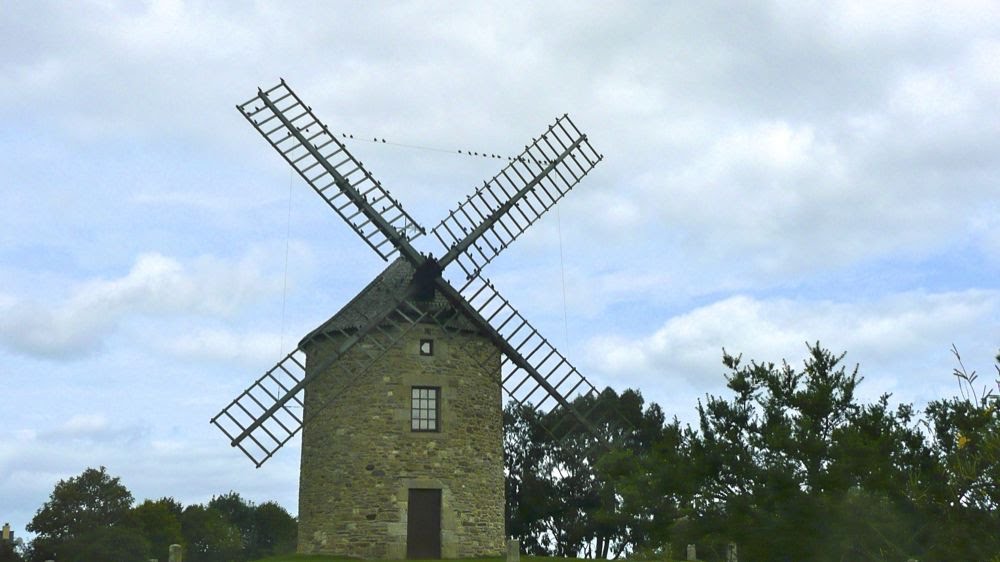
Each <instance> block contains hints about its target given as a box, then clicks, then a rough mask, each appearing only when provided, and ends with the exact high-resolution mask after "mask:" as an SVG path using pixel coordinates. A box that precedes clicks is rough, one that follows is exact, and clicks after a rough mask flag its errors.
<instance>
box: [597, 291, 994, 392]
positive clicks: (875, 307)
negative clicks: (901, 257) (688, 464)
mask: <svg viewBox="0 0 1000 562" xmlns="http://www.w3.org/2000/svg"><path fill="white" fill-rule="evenodd" d="M997 318H1000V292H998V291H995V290H967V291H959V292H949V293H933V294H931V293H924V292H911V293H903V294H898V295H892V296H887V297H883V298H881V299H879V300H877V301H874V302H833V301H825V300H819V301H816V300H805V299H799V300H796V299H785V298H772V299H757V298H753V297H748V296H732V297H728V298H725V299H722V300H719V301H716V302H713V303H711V304H708V305H705V306H702V307H699V308H696V309H694V310H691V311H689V312H687V313H685V314H681V315H679V316H675V317H674V318H671V319H670V320H668V321H667V322H665V323H664V324H663V325H662V326H661V327H660V328H659V329H657V330H656V331H655V332H653V333H651V334H649V335H646V336H642V337H638V338H626V337H622V336H614V335H612V336H601V337H596V338H593V339H592V340H591V342H590V345H589V346H588V349H589V351H588V355H587V358H588V360H589V361H590V362H591V363H592V364H594V365H595V366H597V368H598V369H599V370H600V371H602V372H604V373H606V374H608V375H610V376H611V377H612V378H614V379H618V380H628V381H630V382H631V384H635V385H637V386H638V387H640V388H650V389H656V388H662V387H663V385H664V381H676V382H678V383H682V384H684V385H685V386H688V385H689V386H688V388H691V389H693V388H702V389H704V388H706V387H718V385H719V384H721V383H722V382H723V381H722V378H721V376H720V374H721V372H722V368H721V364H720V360H721V356H722V349H723V348H725V349H726V350H727V351H728V352H730V353H734V354H742V355H743V356H744V358H745V359H747V360H750V359H753V360H757V361H774V362H778V361H781V360H782V359H788V360H789V362H793V363H794V362H797V358H799V357H803V356H804V354H805V345H806V343H807V342H815V341H817V340H819V341H820V343H821V344H823V346H824V347H826V348H828V349H830V350H831V351H834V352H841V351H847V352H848V356H847V361H848V362H849V363H852V364H853V363H855V362H857V363H860V364H861V367H862V374H868V375H869V382H868V383H867V384H866V385H863V386H864V387H865V388H864V389H863V390H868V391H871V392H872V394H874V395H878V394H881V393H882V392H897V393H898V394H899V396H900V397H901V398H902V399H904V400H907V401H926V400H930V399H934V398H937V397H940V396H938V395H937V394H936V393H937V392H938V391H939V390H940V389H941V388H943V386H945V385H949V384H950V383H951V380H950V379H949V377H948V374H949V373H950V372H951V367H952V365H951V359H950V356H949V353H948V349H949V347H950V345H951V343H952V342H954V343H955V344H956V345H957V346H958V347H959V349H960V350H961V351H962V353H963V355H964V356H967V357H980V358H982V360H983V361H984V362H986V363H988V362H989V360H990V359H991V358H992V357H993V355H992V354H995V352H996V350H995V347H996V345H997V344H996V340H995V338H994V337H993V336H995V334H996V333H997V331H998V330H1000V324H998V321H997ZM991 346H992V347H991ZM935 349H937V350H938V351H937V352H936V353H935V352H934V351H933V350H935ZM920 362H924V363H923V364H921V363H920ZM670 384H672V383H670ZM697 396H698V393H697V392H696V393H694V394H691V395H689V398H690V403H689V407H690V406H693V403H694V399H695V398H696V397H697Z"/></svg>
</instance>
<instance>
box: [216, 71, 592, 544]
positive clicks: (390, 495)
mask: <svg viewBox="0 0 1000 562" xmlns="http://www.w3.org/2000/svg"><path fill="white" fill-rule="evenodd" d="M237 108H238V109H239V110H240V112H241V113H242V114H243V116H244V117H245V118H246V119H247V120H248V121H249V122H250V123H251V124H252V125H253V126H254V128H256V129H257V131H258V132H259V133H260V134H261V135H262V136H263V137H264V138H265V139H266V140H267V141H268V143H269V144H270V145H271V146H272V147H273V148H274V149H275V150H276V151H277V152H278V153H279V154H281V156H282V157H283V158H284V159H285V160H286V161H287V162H288V163H289V164H290V165H291V166H292V168H294V169H295V171H296V172H298V174H299V175H300V176H301V177H302V178H303V179H304V180H305V181H306V183H308V184H309V186H310V187H312V188H313V190H314V191H315V192H316V193H317V194H318V195H319V196H320V197H321V198H322V199H323V200H324V201H325V202H326V203H327V204H328V205H329V206H330V207H331V208H332V209H333V210H334V211H335V212H336V213H337V214H338V215H340V216H341V217H342V218H343V219H344V220H345V221H346V222H347V223H348V224H349V225H350V226H351V228H352V229H353V230H354V231H355V232H356V233H357V234H358V235H359V236H360V237H361V239H362V240H364V241H365V243H367V244H368V245H369V246H370V247H371V248H372V249H373V250H374V251H375V253H377V254H378V255H379V256H380V257H381V258H382V259H383V260H385V261H390V265H389V266H388V267H387V269H386V270H385V271H383V272H382V273H381V274H380V275H379V276H377V277H376V278H375V280H373V281H372V282H371V283H370V284H369V285H368V286H367V287H366V288H365V289H364V290H362V291H361V293H359V294H358V296H356V297H355V298H354V299H353V300H352V301H351V302H350V303H348V304H347V305H346V306H345V307H344V308H343V309H342V310H341V311H340V312H338V313H337V314H335V315H334V316H333V317H331V318H330V319H329V320H327V321H326V322H324V323H323V324H322V325H320V326H319V327H317V328H316V329H315V330H313V331H312V332H311V333H310V334H308V335H307V336H306V337H305V338H303V339H302V341H301V342H300V343H299V345H298V347H297V348H296V349H295V350H293V351H292V352H291V353H289V354H288V355H287V356H286V357H284V358H283V359H282V360H281V361H279V362H278V363H277V364H276V365H275V366H274V367H272V368H271V369H270V370H268V371H267V372H266V373H265V374H264V375H263V376H262V377H260V378H259V379H258V380H256V381H255V382H254V383H253V384H252V385H251V386H250V387H249V388H247V389H246V390H245V391H243V392H242V393H241V394H240V395H239V396H237V397H236V398H235V399H234V400H233V401H232V402H230V403H229V404H228V405H227V406H226V407H225V408H223V409H222V411H220V412H219V413H218V414H217V415H216V416H215V417H214V418H212V420H211V421H212V423H213V424H215V425H216V426H217V427H218V428H219V429H220V430H222V432H223V433H225V435H226V436H227V437H228V438H229V440H230V443H231V445H232V446H233V447H237V448H239V449H240V450H241V451H242V452H243V453H244V454H246V456H247V457H249V458H250V459H251V460H252V461H253V462H254V464H255V465H256V466H257V467H260V466H261V464H263V463H264V462H265V461H266V460H267V459H269V458H270V457H271V456H273V455H274V454H275V452H276V451H277V450H278V449H280V448H281V447H282V446H283V445H284V444H285V443H287V442H288V441H289V440H290V439H291V438H292V437H293V436H294V435H295V434H297V433H298V432H299V431H300V430H302V432H303V437H302V460H301V473H300V492H299V510H300V513H299V526H300V527H299V547H298V548H299V551H300V552H303V553H319V552H324V553H332V554H339V555H347V556H357V557H366V558H371V557H379V558H403V557H404V556H405V557H411V558H414V557H416V558H440V557H442V556H444V557H473V556H487V555H494V556H495V555H498V554H499V553H500V552H501V551H502V549H503V541H504V528H503V527H504V498H503V494H504V487H503V451H502V429H503V428H502V412H501V407H502V398H501V389H502V392H503V393H504V394H506V396H507V397H508V399H510V400H513V401H515V402H516V403H517V404H519V405H521V406H523V407H529V408H533V409H535V410H537V411H539V412H541V413H548V412H553V411H556V410H558V411H560V412H561V413H562V415H560V416H557V418H558V419H562V420H566V419H570V420H573V422H574V423H579V424H582V425H583V426H584V427H585V428H587V429H588V430H590V431H591V432H593V433H594V435H596V436H597V437H598V439H603V437H601V434H600V432H599V431H598V429H597V427H596V426H595V425H594V424H593V423H592V422H591V421H590V418H589V413H588V412H583V411H578V409H577V408H576V407H574V404H573V403H572V401H573V400H574V398H577V397H579V396H590V397H592V398H596V397H597V395H598V393H597V390H596V389H595V388H594V386H593V385H592V384H591V383H590V382H589V381H588V380H587V379H586V378H584V377H583V375H582V374H580V373H579V372H578V371H577V370H576V368H575V367H573V366H572V364H570V362H569V361H568V360H567V359H566V358H565V357H564V356H563V355H562V354H561V353H559V351H557V350H556V349H555V347H554V346H553V345H552V344H551V343H550V342H549V341H548V340H547V339H545V338H544V337H543V336H542V335H541V334H539V332H538V330H536V329H535V328H534V327H533V326H532V325H531V324H529V323H528V321H527V320H526V319H525V318H524V316H522V315H521V314H520V313H519V312H518V311H517V310H516V309H514V307H513V306H512V305H511V304H510V302H509V301H508V300H507V299H505V298H504V297H503V296H501V295H500V293H499V292H498V291H497V289H496V288H495V287H494V286H493V284H492V283H491V282H490V281H489V280H487V279H486V278H484V277H483V276H482V269H483V267H484V266H486V265H487V264H488V263H489V262H490V261H492V260H493V259H494V258H495V257H496V256H497V255H499V254H500V252H502V251H503V250H504V249H505V248H506V247H507V246H508V245H509V244H510V243H511V242H513V241H514V240H515V239H516V238H517V237H518V236H520V235H521V234H522V233H523V232H524V231H525V230H526V229H527V228H528V227H529V226H530V225H531V224H532V223H534V222H535V221H536V220H538V219H539V217H541V216H542V214H544V213H545V212H546V211H547V210H548V209H550V208H551V207H552V206H553V205H555V204H556V203H557V202H558V201H559V199H561V198H562V197H563V196H564V195H566V193H567V192H568V191H569V190H570V189H572V188H573V187H574V186H575V185H576V184H577V183H578V182H579V181H580V180H581V179H582V178H583V177H584V176H585V175H586V174H587V173H588V172H590V170H591V169H592V168H593V167H594V166H595V165H596V164H597V163H598V162H600V161H601V159H602V156H601V155H600V154H598V153H597V152H596V151H595V150H594V149H593V147H592V146H591V145H590V143H589V142H588V140H587V137H586V135H584V134H582V133H581V132H580V131H579V130H578V129H577V127H576V126H575V125H574V124H573V122H572V121H571V120H570V118H569V117H568V116H567V115H563V116H562V117H560V118H558V119H556V121H555V122H554V123H553V124H552V125H550V126H549V127H548V128H547V129H546V130H545V131H544V132H543V133H542V134H541V135H540V136H539V137H538V138H536V139H533V140H532V142H531V143H530V144H529V145H527V146H526V147H525V149H524V151H523V152H521V153H520V154H519V155H518V156H517V157H513V158H509V159H508V160H509V161H508V163H507V165H506V166H505V167H504V168H503V169H502V170H500V172H499V173H498V174H497V175H496V176H494V177H493V178H492V179H491V180H489V181H486V182H484V183H483V185H482V186H481V187H479V188H478V189H476V190H475V192H474V193H472V194H471V195H469V196H468V197H467V198H466V199H465V200H464V201H462V202H460V204H459V205H458V206H457V207H456V208H455V209H454V210H452V211H450V212H449V213H448V215H447V216H446V217H445V218H444V219H443V220H442V221H441V222H440V223H439V224H438V225H437V226H435V227H434V228H433V229H431V232H432V233H433V234H434V238H436V239H437V241H438V242H439V243H440V244H441V246H442V251H443V254H442V256H441V257H440V258H435V257H433V256H432V255H431V254H423V253H421V252H419V251H417V249H416V248H415V247H414V246H413V241H414V240H415V239H416V238H417V237H419V236H420V235H423V234H425V233H426V231H425V229H424V228H423V227H421V226H419V225H418V224H417V223H416V221H415V220H414V219H413V218H412V217H411V216H410V215H409V214H407V212H406V211H405V210H404V209H403V207H402V205H401V204H400V203H399V201H397V200H396V199H395V198H393V197H392V195H390V194H389V192H388V191H387V190H386V189H385V188H384V187H382V185H381V183H379V182H378V181H376V180H375V179H374V178H373V177H372V175H371V174H370V173H369V172H368V170H366V169H365V168H364V167H363V166H362V164H361V162H359V161H358V160H357V159H355V157H354V156H352V155H351V154H350V152H348V150H347V148H346V146H345V145H344V144H343V142H342V141H341V140H340V139H338V138H337V136H336V134H335V133H332V132H331V131H330V130H329V129H328V128H327V127H326V125H324V124H323V123H321V122H320V121H319V119H317V118H316V116H315V115H314V114H313V112H312V108H311V107H309V106H307V105H306V104H305V103H303V102H302V100H301V99H300V98H299V97H298V95H296V94H295V93H294V92H293V91H292V90H291V89H290V88H289V87H288V85H287V84H286V83H285V81H284V80H281V82H280V83H279V84H278V85H276V86H274V87H272V88H270V89H267V90H263V89H258V93H257V95H256V96H255V97H253V98H252V99H250V100H249V101H247V102H246V103H243V104H241V105H238V106H237ZM452 264H455V266H457V268H456V267H451V269H450V270H449V271H450V272H454V274H453V275H451V276H452V277H457V278H458V279H459V280H460V283H456V284H457V285H458V286H457V288H456V285H453V284H452V283H451V282H449V281H448V280H447V279H446V278H445V277H444V276H443V272H444V271H445V269H446V268H449V266H452ZM548 429H551V428H548Z"/></svg>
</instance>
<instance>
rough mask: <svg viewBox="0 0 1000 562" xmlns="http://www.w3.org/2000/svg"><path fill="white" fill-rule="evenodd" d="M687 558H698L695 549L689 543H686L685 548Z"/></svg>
mask: <svg viewBox="0 0 1000 562" xmlns="http://www.w3.org/2000/svg"><path fill="white" fill-rule="evenodd" d="M687 559H688V560H697V559H698V552H697V551H696V550H695V548H694V545H693V544H689V545H688V548H687Z"/></svg>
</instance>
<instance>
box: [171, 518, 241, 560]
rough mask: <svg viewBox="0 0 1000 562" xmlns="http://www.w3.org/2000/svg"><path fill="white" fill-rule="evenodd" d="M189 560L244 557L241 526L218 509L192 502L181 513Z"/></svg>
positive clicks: (239, 558)
mask: <svg viewBox="0 0 1000 562" xmlns="http://www.w3.org/2000/svg"><path fill="white" fill-rule="evenodd" d="M181 530H182V532H183V533H184V542H185V543H186V544H187V550H186V555H185V557H184V559H185V560H187V561H189V562H235V561H240V560H243V559H244V553H243V545H242V537H241V535H240V530H239V528H237V527H236V526H235V525H233V524H232V523H230V522H229V521H228V520H227V519H226V517H225V515H224V514H223V513H222V512H221V511H219V510H218V509H214V508H210V507H205V506H203V505H197V504H196V505H189V506H187V507H186V508H185V509H184V513H183V514H182V515H181Z"/></svg>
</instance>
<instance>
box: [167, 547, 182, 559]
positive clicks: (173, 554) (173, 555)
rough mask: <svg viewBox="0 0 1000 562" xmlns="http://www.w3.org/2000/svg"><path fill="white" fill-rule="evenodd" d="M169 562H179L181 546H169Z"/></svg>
mask: <svg viewBox="0 0 1000 562" xmlns="http://www.w3.org/2000/svg"><path fill="white" fill-rule="evenodd" d="M167 560H169V561H170V562H181V545H179V544H172V545H170V558H168V559H167Z"/></svg>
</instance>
